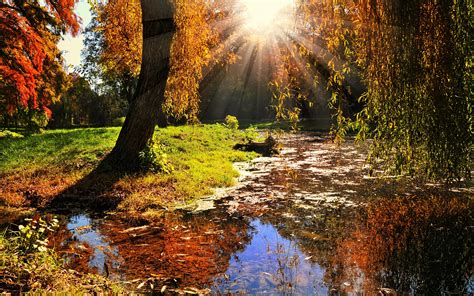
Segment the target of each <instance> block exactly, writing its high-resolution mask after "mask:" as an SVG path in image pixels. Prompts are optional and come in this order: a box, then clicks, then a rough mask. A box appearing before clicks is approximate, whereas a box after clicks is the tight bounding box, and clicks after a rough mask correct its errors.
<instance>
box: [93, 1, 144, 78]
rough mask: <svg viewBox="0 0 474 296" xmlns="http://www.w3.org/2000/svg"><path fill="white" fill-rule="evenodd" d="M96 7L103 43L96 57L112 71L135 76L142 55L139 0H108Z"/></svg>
mask: <svg viewBox="0 0 474 296" xmlns="http://www.w3.org/2000/svg"><path fill="white" fill-rule="evenodd" d="M95 9H97V10H98V20H99V23H100V25H99V26H98V27H97V30H99V31H101V32H103V36H104V45H105V47H104V48H103V52H102V53H101V56H100V60H101V64H102V65H104V67H105V68H106V69H108V70H110V71H112V72H113V73H115V74H116V75H119V76H120V75H128V76H130V77H138V74H140V67H141V61H142V59H141V56H142V46H143V45H142V31H143V25H142V22H141V19H142V10H141V7H140V1H138V0H133V1H128V0H112V1H108V2H107V3H106V4H104V5H103V6H102V7H99V5H98V4H96V5H95Z"/></svg>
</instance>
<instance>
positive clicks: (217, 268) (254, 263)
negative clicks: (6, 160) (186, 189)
mask: <svg viewBox="0 0 474 296" xmlns="http://www.w3.org/2000/svg"><path fill="white" fill-rule="evenodd" d="M471 210H472V204H471V202H470V201H469V200H468V199H461V198H446V197H445V198H435V197H423V198H415V197H406V198H388V199H377V200H376V201H373V202H371V203H368V204H367V206H365V207H361V208H359V209H357V210H356V209H353V208H342V209H339V210H337V209H334V208H331V207H328V208H321V209H320V211H319V213H314V211H313V210H308V209H303V208H301V207H299V206H298V205H294V204H293V205H292V206H291V205H289V204H288V205H287V206H285V207H280V208H278V207H277V208H276V210H275V211H267V212H266V213H265V214H263V215H259V217H251V216H249V217H238V216H235V215H231V214H228V213H227V212H226V211H224V210H223V209H222V208H218V209H216V210H213V211H209V212H206V213H200V214H169V215H166V216H164V217H163V218H162V219H161V221H160V222H159V223H157V224H153V225H144V226H138V227H132V226H130V225H129V224H127V222H126V221H124V220H121V219H117V218H108V219H104V220H102V219H94V218H90V217H87V216H76V217H73V218H71V220H70V222H69V223H68V225H67V227H68V229H70V232H69V236H64V237H63V243H62V244H61V246H62V247H63V251H64V254H66V255H67V257H68V258H69V259H70V260H69V263H70V264H71V266H72V267H74V268H79V269H81V268H82V269H84V268H86V267H89V268H90V270H93V271H95V272H98V273H102V274H108V275H109V276H110V277H112V278H113V279H116V280H134V279H148V278H153V279H154V283H155V289H160V288H161V286H162V285H168V287H170V288H173V287H174V288H185V287H195V288H199V289H206V290H205V291H208V292H210V293H212V294H220V295H228V294H237V295H243V294H247V295H254V294H271V295H273V294H278V295H378V293H385V294H388V295H390V293H396V292H397V293H399V294H401V295H412V294H413V295H414V294H416V295H419V294H422V295H472V293H473V286H472V285H473V281H472V267H473V264H472V263H473V262H472V260H473V259H472V258H473V254H472V237H473V236H472V234H473V233H472V225H473V221H472V211H471ZM65 231H66V232H67V230H65ZM64 238H65V240H64ZM65 242H66V243H65ZM66 246H67V247H66ZM66 250H67V251H66ZM71 258H72V259H71ZM134 287H136V285H135V286H133V287H131V288H134Z"/></svg>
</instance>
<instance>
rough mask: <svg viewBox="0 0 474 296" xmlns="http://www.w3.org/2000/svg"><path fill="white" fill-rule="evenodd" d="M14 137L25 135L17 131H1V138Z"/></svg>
mask: <svg viewBox="0 0 474 296" xmlns="http://www.w3.org/2000/svg"><path fill="white" fill-rule="evenodd" d="M7 138H8V139H14V138H23V135H21V134H19V133H15V132H12V131H9V130H4V131H0V139H7Z"/></svg>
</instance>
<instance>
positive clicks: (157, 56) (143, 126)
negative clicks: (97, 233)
mask: <svg viewBox="0 0 474 296" xmlns="http://www.w3.org/2000/svg"><path fill="white" fill-rule="evenodd" d="M141 7H142V23H143V56H142V65H141V72H140V77H139V81H138V87H137V90H136V93H135V95H134V98H133V99H132V101H131V104H130V109H129V111H128V114H127V118H126V120H125V123H124V126H123V128H122V130H121V132H120V135H119V138H118V140H117V143H116V145H115V147H114V149H113V150H112V152H111V153H110V154H109V156H108V158H107V162H106V163H108V164H109V165H112V166H114V167H116V168H120V169H125V170H136V169H137V168H138V167H139V153H140V151H142V150H143V149H145V147H146V145H147V143H148V141H149V140H150V139H151V138H152V136H153V133H154V131H155V126H156V125H157V123H158V118H159V114H160V108H161V106H162V103H163V100H164V93H165V87H166V80H167V78H168V73H169V56H170V49H171V42H172V40H173V36H174V32H175V24H174V19H173V17H174V16H175V8H174V6H173V4H172V3H171V2H170V1H168V0H160V1H154V0H142V1H141Z"/></svg>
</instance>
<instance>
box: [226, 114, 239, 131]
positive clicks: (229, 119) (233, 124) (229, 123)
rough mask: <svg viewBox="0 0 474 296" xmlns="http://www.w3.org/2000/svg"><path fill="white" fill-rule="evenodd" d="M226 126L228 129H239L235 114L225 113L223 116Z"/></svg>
mask: <svg viewBox="0 0 474 296" xmlns="http://www.w3.org/2000/svg"><path fill="white" fill-rule="evenodd" d="M224 125H225V126H226V127H228V128H230V129H235V130H236V129H239V120H238V119H237V117H235V116H232V115H227V116H226V117H225V124H224Z"/></svg>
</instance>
